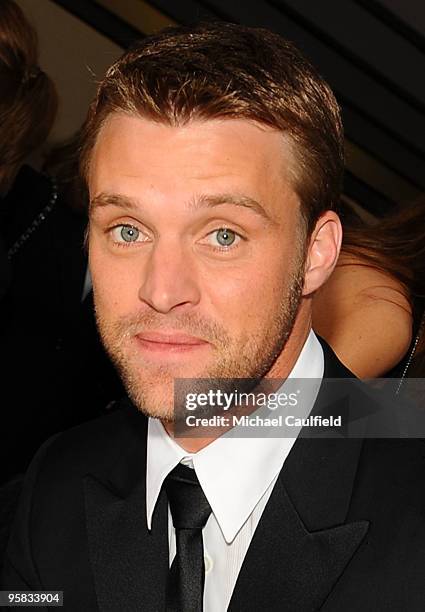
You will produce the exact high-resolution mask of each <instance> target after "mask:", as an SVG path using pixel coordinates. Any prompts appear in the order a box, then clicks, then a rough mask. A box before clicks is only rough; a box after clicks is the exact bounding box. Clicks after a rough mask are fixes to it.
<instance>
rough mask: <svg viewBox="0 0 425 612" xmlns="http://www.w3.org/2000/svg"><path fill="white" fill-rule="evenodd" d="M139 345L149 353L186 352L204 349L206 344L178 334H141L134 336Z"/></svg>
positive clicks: (193, 337)
mask: <svg viewBox="0 0 425 612" xmlns="http://www.w3.org/2000/svg"><path fill="white" fill-rule="evenodd" d="M136 338H137V340H138V342H139V344H140V345H141V346H142V347H143V348H145V349H147V350H150V351H186V350H191V349H196V348H201V347H205V346H207V345H208V342H205V341H204V340H201V339H200V338H197V337H195V336H190V335H188V334H184V333H180V332H173V331H170V332H142V333H140V334H137V335H136Z"/></svg>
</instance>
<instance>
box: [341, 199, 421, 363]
mask: <svg viewBox="0 0 425 612" xmlns="http://www.w3.org/2000/svg"><path fill="white" fill-rule="evenodd" d="M342 218H343V225H344V238H343V246H342V249H343V251H344V252H345V253H348V254H351V255H354V256H355V257H357V258H360V260H362V261H363V262H364V265H367V266H371V267H374V268H377V269H378V270H380V271H383V272H385V273H387V274H389V275H390V276H392V277H393V278H395V279H397V280H398V281H399V282H400V284H401V286H402V288H403V289H404V290H405V294H406V295H407V297H408V298H409V299H410V302H411V305H412V312H413V318H414V331H415V333H416V332H417V331H418V329H419V326H420V322H421V319H422V317H423V315H424V306H425V195H422V196H421V197H420V198H419V199H418V200H416V201H415V202H413V203H412V204H411V205H410V206H403V207H399V208H397V209H396V210H395V211H394V212H392V213H390V214H388V215H387V216H386V217H384V218H383V219H380V220H379V221H377V223H376V224H374V225H372V226H370V225H366V224H365V223H364V222H363V221H362V220H361V219H360V218H359V217H357V216H356V215H353V214H348V215H344V212H343V215H342ZM424 351H425V334H424V333H422V334H421V339H420V342H419V344H418V346H417V348H416V355H419V354H420V353H422V352H424Z"/></svg>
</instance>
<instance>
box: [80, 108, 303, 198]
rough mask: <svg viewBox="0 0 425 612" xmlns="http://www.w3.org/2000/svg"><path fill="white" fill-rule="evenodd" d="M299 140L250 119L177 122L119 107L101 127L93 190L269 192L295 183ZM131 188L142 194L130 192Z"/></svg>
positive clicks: (179, 193)
mask: <svg viewBox="0 0 425 612" xmlns="http://www.w3.org/2000/svg"><path fill="white" fill-rule="evenodd" d="M292 164H293V155H292V151H291V146H290V144H289V142H288V141H286V140H285V138H284V137H283V135H282V133H281V132H278V131H277V130H274V129H272V128H268V127H265V126H262V125H259V124H257V123H255V122H253V121H249V120H243V119H224V120H219V119H214V120H205V121H200V120H194V121H191V122H189V123H187V124H185V125H183V126H169V125H165V124H161V123H158V122H154V121H151V120H148V119H145V118H141V117H135V116H129V115H124V114H121V113H114V114H111V115H110V116H109V117H108V118H107V120H106V121H105V123H104V125H103V127H102V128H101V130H100V133H99V135H98V138H97V141H96V144H95V146H94V148H93V152H92V158H91V163H90V170H89V176H88V179H89V188H90V195H91V197H92V198H93V197H95V196H96V194H97V193H98V192H100V191H111V192H117V191H118V192H119V191H121V190H122V189H124V190H126V191H134V192H135V191H139V192H140V190H147V191H157V192H161V193H163V194H164V195H165V196H167V197H169V196H170V195H173V197H175V198H179V197H180V196H182V197H185V198H188V197H190V196H191V194H193V193H194V192H195V193H196V192H200V193H212V194H213V193H214V192H216V193H218V192H226V193H227V192H232V191H233V192H235V193H236V192H242V193H244V194H245V195H248V196H251V197H256V198H260V199H262V200H264V199H268V198H269V197H270V196H272V195H274V194H275V192H276V193H277V192H280V193H282V192H284V191H287V190H289V191H292V189H291V185H290V180H289V177H290V176H291V168H292ZM128 195H134V196H136V195H138V194H137V193H128Z"/></svg>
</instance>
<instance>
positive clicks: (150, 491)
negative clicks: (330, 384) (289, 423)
mask: <svg viewBox="0 0 425 612" xmlns="http://www.w3.org/2000/svg"><path fill="white" fill-rule="evenodd" d="M323 370H324V356H323V350H322V347H321V346H320V343H319V341H318V340H317V337H316V335H315V334H314V332H313V331H311V332H310V334H309V336H308V338H307V340H306V342H305V344H304V346H303V349H302V351H301V353H300V355H299V357H298V359H297V362H296V363H295V365H294V367H293V369H292V371H291V373H290V374H289V378H315V379H318V380H321V379H322V377H323ZM318 387H319V385H317V390H318ZM316 395H317V392H315V393H314V396H312V397H311V398H310V400H309V405H308V406H307V407H306V415H305V416H307V415H308V414H309V413H310V411H311V408H312V407H313V404H314V401H315V399H316ZM295 439H296V438H271V437H265V438H253V437H241V438H237V437H232V436H230V437H226V436H221V437H220V438H217V439H216V440H214V442H212V443H211V444H209V445H208V446H206V447H205V448H203V449H201V450H200V451H198V452H197V453H195V454H189V453H187V451H185V450H184V449H183V448H182V447H181V446H179V445H178V444H177V443H176V442H175V440H173V439H172V438H170V436H169V435H168V434H167V433H166V431H165V429H164V428H163V426H162V423H161V422H160V421H159V420H158V419H153V418H149V423H148V444H147V467H146V510H147V526H148V529H151V523H152V514H153V511H154V508H155V504H156V501H157V499H158V496H159V493H160V491H161V487H162V483H163V481H164V479H165V478H166V477H167V476H168V474H169V473H170V472H171V470H172V469H173V468H174V467H175V466H176V465H177V464H178V463H180V462H181V461H182V460H183V462H184V463H186V464H188V465H192V466H193V467H194V469H195V471H196V475H197V477H198V479H199V482H200V484H201V486H202V489H203V491H204V493H205V495H206V497H207V499H208V501H209V503H210V505H211V509H212V512H213V514H214V516H215V518H216V520H217V522H218V524H219V525H220V529H221V531H222V533H223V536H224V538H225V540H226V542H227V543H230V542H231V541H232V540H233V539H234V538H235V536H236V535H237V533H238V531H239V530H240V529H241V527H242V526H243V524H244V523H245V521H246V520H247V519H248V517H249V516H250V514H251V513H252V511H253V510H254V508H255V506H256V505H257V504H258V502H259V501H260V499H261V497H262V496H263V495H264V493H265V492H266V491H267V489H268V487H269V486H270V484H271V483H272V481H273V479H274V478H275V477H276V476H277V475H278V473H279V472H280V470H281V469H282V466H283V464H284V462H285V459H286V457H287V456H288V454H289V452H290V450H291V448H292V446H293V444H294V442H295Z"/></svg>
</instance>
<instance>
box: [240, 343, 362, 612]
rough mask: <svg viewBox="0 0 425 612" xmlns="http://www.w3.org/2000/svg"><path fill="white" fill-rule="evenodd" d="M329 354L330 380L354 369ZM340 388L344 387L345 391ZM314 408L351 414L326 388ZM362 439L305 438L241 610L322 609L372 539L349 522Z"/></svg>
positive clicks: (264, 532) (286, 474)
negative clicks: (361, 548) (365, 541)
mask: <svg viewBox="0 0 425 612" xmlns="http://www.w3.org/2000/svg"><path fill="white" fill-rule="evenodd" d="M324 351H325V377H327V378H340V377H346V376H349V375H350V373H349V372H348V371H347V370H345V368H343V366H341V365H340V364H339V362H338V361H336V359H335V357H334V356H333V354H331V353H330V352H329V349H328V347H326V346H324ZM339 391H341V388H340V389H339V390H338V392H339ZM314 413H320V414H323V415H330V414H333V415H335V416H337V415H339V414H343V415H349V413H350V401H349V398H346V397H344V394H342V395H341V394H339V396H338V398H337V400H336V401H335V398H333V399H332V393H329V389H328V388H326V385H322V388H321V390H320V392H319V396H318V398H317V401H316V404H315V407H314ZM361 449H362V440H361V439H360V438H357V439H347V438H341V437H340V436H339V435H336V436H335V437H332V438H330V437H328V438H322V439H317V438H316V439H314V438H311V437H304V438H303V437H300V438H299V439H298V440H297V441H296V443H295V444H294V446H293V448H292V450H291V452H290V454H289V456H288V458H287V460H286V462H285V465H284V467H283V469H282V471H281V473H280V475H279V478H278V480H277V482H276V485H275V487H274V490H273V492H272V494H271V496H270V499H269V501H268V503H267V506H266V508H265V510H264V513H263V515H262V517H261V520H260V522H259V524H258V527H257V529H256V531H255V533H254V537H253V539H252V542H251V545H250V547H249V550H248V552H247V555H246V557H245V560H244V563H243V565H242V568H241V571H240V574H239V577H238V580H237V583H236V587H235V590H234V593H233V596H232V599H231V602H230V605H229V612H236V611H239V610H257V609H266V610H285V611H286V612H312V611H313V610H318V609H320V607H321V605H322V604H323V603H324V601H325V599H326V598H327V596H328V595H329V593H330V592H331V591H332V588H333V587H334V585H335V584H336V582H337V580H338V578H339V577H340V575H341V574H342V573H343V571H344V569H345V567H346V566H347V564H348V563H349V561H350V559H351V558H352V557H353V555H354V554H355V552H356V550H357V548H358V547H359V545H360V543H361V542H362V540H363V538H364V537H365V535H366V533H367V531H368V526H369V523H368V521H366V520H365V521H358V522H353V523H346V522H345V521H346V517H347V513H348V509H349V506H350V500H351V496H352V490H353V485H354V480H355V476H356V472H357V466H358V462H359V457H360V453H361Z"/></svg>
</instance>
